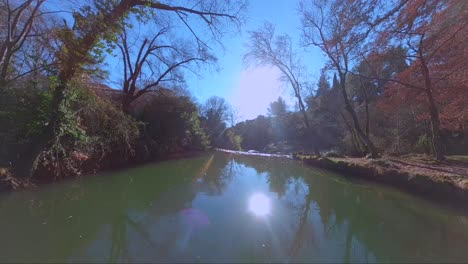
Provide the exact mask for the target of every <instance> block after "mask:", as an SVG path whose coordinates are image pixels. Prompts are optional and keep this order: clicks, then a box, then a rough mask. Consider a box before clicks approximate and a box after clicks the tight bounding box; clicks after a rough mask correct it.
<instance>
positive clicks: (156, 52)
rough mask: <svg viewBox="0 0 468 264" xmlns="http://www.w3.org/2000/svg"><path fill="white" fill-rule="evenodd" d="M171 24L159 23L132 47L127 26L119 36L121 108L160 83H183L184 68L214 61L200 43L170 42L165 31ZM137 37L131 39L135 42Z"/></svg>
mask: <svg viewBox="0 0 468 264" xmlns="http://www.w3.org/2000/svg"><path fill="white" fill-rule="evenodd" d="M169 30H170V25H169V24H165V25H163V26H161V28H160V29H159V31H157V33H156V34H155V35H154V36H153V37H151V38H147V37H145V38H144V40H143V41H140V42H141V44H140V46H139V47H138V48H137V49H135V50H133V49H132V46H135V45H130V44H131V43H129V34H128V33H127V30H125V29H124V30H123V32H122V33H121V34H120V36H119V40H118V42H117V46H118V48H119V50H120V53H121V56H122V63H123V72H124V80H123V85H122V92H123V98H122V109H123V110H124V112H128V111H129V106H130V104H131V103H132V102H133V101H135V100H136V99H137V98H139V97H140V96H142V95H143V94H145V93H148V92H150V91H156V92H157V91H158V89H159V88H161V86H166V87H167V86H168V85H170V84H174V83H176V84H177V83H183V82H184V74H183V69H186V70H193V69H192V68H193V67H196V66H200V63H209V62H213V61H215V58H214V57H213V56H212V55H211V54H209V53H208V52H207V51H206V49H204V48H203V47H201V48H198V49H197V48H196V47H194V46H193V45H191V44H190V43H187V42H184V41H181V40H179V41H177V43H171V42H170V40H169V39H168V37H167V36H166V34H167V33H168V31H169ZM138 41H139V37H137V39H136V40H134V41H132V43H135V42H138Z"/></svg>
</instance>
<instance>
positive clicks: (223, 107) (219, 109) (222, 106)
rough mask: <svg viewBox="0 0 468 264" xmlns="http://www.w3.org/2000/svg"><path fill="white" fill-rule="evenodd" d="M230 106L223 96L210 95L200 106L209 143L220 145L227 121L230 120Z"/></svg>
mask: <svg viewBox="0 0 468 264" xmlns="http://www.w3.org/2000/svg"><path fill="white" fill-rule="evenodd" d="M232 115H233V113H232V107H231V106H230V105H229V103H228V102H226V100H225V99H224V98H221V97H218V96H212V97H210V98H208V100H206V102H205V103H204V104H203V106H202V107H201V116H202V123H203V124H204V127H205V130H206V131H207V133H208V135H209V137H210V140H211V143H212V145H214V146H220V145H221V142H222V136H223V134H224V132H225V131H226V128H227V123H228V122H229V121H230V120H232Z"/></svg>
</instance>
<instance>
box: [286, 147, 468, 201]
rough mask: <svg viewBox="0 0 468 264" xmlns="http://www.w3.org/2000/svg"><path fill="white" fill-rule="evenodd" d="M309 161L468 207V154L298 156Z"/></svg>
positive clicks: (310, 163)
mask: <svg viewBox="0 0 468 264" xmlns="http://www.w3.org/2000/svg"><path fill="white" fill-rule="evenodd" d="M293 158H295V159H298V160H302V161H303V162H304V163H305V164H309V165H312V166H316V167H321V168H325V169H329V170H333V171H338V172H341V173H344V174H345V175H347V176H350V177H357V178H363V179H367V180H372V181H376V182H380V183H384V184H389V185H392V186H395V187H398V188H401V189H404V190H406V191H408V192H410V193H413V194H417V195H420V196H424V197H425V198H429V199H431V200H437V201H440V202H449V203H451V204H452V205H456V206H458V207H459V206H461V207H463V208H468V157H465V156H453V157H450V156H449V157H447V159H446V160H445V161H435V160H433V159H431V158H430V157H427V156H422V155H421V156H419V155H408V156H399V157H391V156H387V157H382V158H380V159H367V158H351V157H315V156H306V155H294V156H293Z"/></svg>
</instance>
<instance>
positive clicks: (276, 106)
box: [268, 96, 288, 118]
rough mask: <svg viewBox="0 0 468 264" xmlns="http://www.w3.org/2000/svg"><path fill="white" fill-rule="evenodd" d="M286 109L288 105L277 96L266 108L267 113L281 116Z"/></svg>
mask: <svg viewBox="0 0 468 264" xmlns="http://www.w3.org/2000/svg"><path fill="white" fill-rule="evenodd" d="M287 111H288V106H287V105H286V102H285V101H284V99H283V98H281V96H280V97H278V100H276V101H274V102H271V103H270V107H269V108H268V113H269V114H270V115H272V116H274V117H277V118H281V117H283V116H284V115H285V114H286V113H287Z"/></svg>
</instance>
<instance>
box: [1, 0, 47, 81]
mask: <svg viewBox="0 0 468 264" xmlns="http://www.w3.org/2000/svg"><path fill="white" fill-rule="evenodd" d="M13 2H14V3H12V2H10V1H8V0H2V1H0V17H1V19H0V85H2V86H3V85H5V84H7V83H8V82H11V81H12V80H14V79H17V78H19V77H21V76H24V75H26V74H28V73H30V72H32V71H33V70H36V69H38V68H41V66H43V65H40V66H39V65H36V67H33V69H30V70H28V71H26V72H21V71H20V69H16V71H17V72H16V73H14V74H12V71H13V70H14V69H13V68H14V64H15V63H14V59H15V56H16V55H17V54H18V53H20V52H21V51H22V49H23V48H24V46H25V44H26V43H27V42H28V41H29V40H31V39H32V38H38V37H39V36H40V35H41V34H42V33H44V32H43V28H41V25H39V24H38V23H37V21H38V20H40V22H41V23H42V24H45V23H46V22H45V20H44V18H43V16H44V15H45V14H47V12H43V11H42V10H41V7H42V5H43V4H44V2H45V0H27V1H23V3H17V2H16V1H13ZM23 55H24V54H23ZM23 57H25V56H23ZM25 62H26V60H25ZM16 66H17V65H16Z"/></svg>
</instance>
